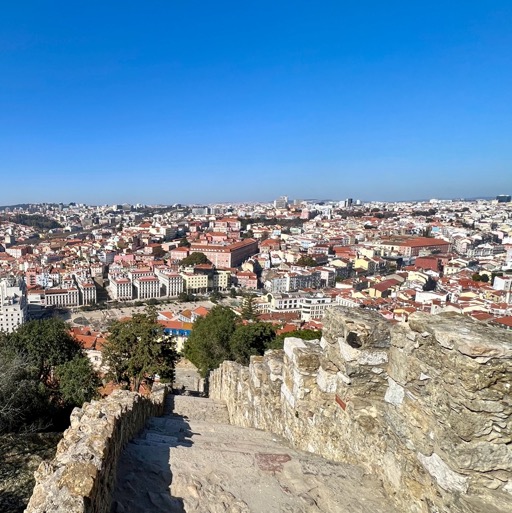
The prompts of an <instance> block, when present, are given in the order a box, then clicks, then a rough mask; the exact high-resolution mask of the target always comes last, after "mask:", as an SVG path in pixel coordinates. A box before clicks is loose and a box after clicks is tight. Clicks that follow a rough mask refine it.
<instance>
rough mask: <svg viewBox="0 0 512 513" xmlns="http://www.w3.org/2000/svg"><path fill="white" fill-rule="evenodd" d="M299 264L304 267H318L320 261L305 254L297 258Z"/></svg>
mask: <svg viewBox="0 0 512 513" xmlns="http://www.w3.org/2000/svg"><path fill="white" fill-rule="evenodd" d="M296 263H297V265H301V266H304V267H316V266H317V265H318V262H317V261H316V260H315V259H314V258H313V257H310V256H309V255H303V256H301V257H300V258H299V259H298V260H297V262H296Z"/></svg>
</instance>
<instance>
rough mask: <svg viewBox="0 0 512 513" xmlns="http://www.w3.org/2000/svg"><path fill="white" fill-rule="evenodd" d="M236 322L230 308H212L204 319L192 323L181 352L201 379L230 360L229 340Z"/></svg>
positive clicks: (235, 317)
mask: <svg viewBox="0 0 512 513" xmlns="http://www.w3.org/2000/svg"><path fill="white" fill-rule="evenodd" d="M236 321H237V315H236V314H235V313H234V312H233V310H231V308H228V307H225V306H214V307H213V308H212V309H211V310H210V311H209V312H208V314H207V315H206V316H205V317H199V318H198V319H196V321H195V322H194V326H193V328H192V333H191V334H190V337H189V338H188V339H187V341H186V342H185V346H184V351H183V352H184V355H185V357H186V358H188V359H189V360H190V361H191V362H192V363H193V364H194V365H195V366H196V367H197V368H198V370H199V373H200V374H201V376H202V377H206V376H207V375H208V373H209V372H210V371H211V370H213V369H215V368H216V367H218V366H219V364H220V363H222V362H223V361H224V360H230V359H232V353H231V346H230V339H231V335H232V334H233V333H234V331H235V329H236Z"/></svg>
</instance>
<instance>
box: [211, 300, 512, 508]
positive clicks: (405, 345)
mask: <svg viewBox="0 0 512 513" xmlns="http://www.w3.org/2000/svg"><path fill="white" fill-rule="evenodd" d="M324 321H325V322H324V326H325V328H324V331H323V336H322V340H321V341H312V342H309V341H302V340H300V339H297V338H288V339H286V341H285V346H284V351H268V352H267V353H266V354H265V356H263V357H253V358H252V359H251V364H250V366H249V367H243V366H240V365H238V364H236V363H233V362H224V363H223V364H222V365H221V367H220V368H219V369H218V370H216V371H214V372H213V373H212V375H211V376H210V395H211V397H213V398H214V399H221V400H224V401H226V402H227V405H228V410H229V415H230V420H231V422H232V423H233V424H236V425H239V426H247V427H249V426H251V427H256V428H260V429H265V430H269V431H272V432H274V433H276V434H279V435H281V436H283V437H285V438H286V439H288V440H289V441H290V442H291V443H292V444H293V445H294V446H295V447H298V448H300V449H304V450H308V451H311V452H314V453H318V454H321V455H322V456H324V457H327V458H330V459H333V460H337V461H349V462H352V463H358V464H360V465H363V466H365V467H366V468H367V469H368V470H369V471H370V472H372V473H374V474H376V475H378V476H380V477H381V479H382V482H383V484H384V486H385V488H386V490H387V492H388V493H389V495H390V496H391V497H393V498H394V500H395V502H396V504H397V506H398V508H399V511H404V512H410V513H427V512H428V513H441V512H443V513H444V512H446V513H448V512H449V513H462V512H464V513H497V512H505V511H507V512H509V511H512V394H511V392H512V391H511V387H512V333H509V332H506V331H504V330H501V329H499V328H492V327H489V326H487V325H485V324H482V323H478V322H476V321H473V320H471V319H469V318H467V317H462V316H458V315H456V314H442V315H439V316H430V315H426V314H422V313H417V314H414V315H412V316H411V317H410V320H409V322H408V323H404V324H395V325H392V324H389V323H388V322H387V321H385V320H383V319H382V317H380V316H379V315H378V314H375V313H373V312H368V311H365V310H359V309H344V308H333V309H332V310H330V311H329V312H328V313H327V317H326V318H325V320H324Z"/></svg>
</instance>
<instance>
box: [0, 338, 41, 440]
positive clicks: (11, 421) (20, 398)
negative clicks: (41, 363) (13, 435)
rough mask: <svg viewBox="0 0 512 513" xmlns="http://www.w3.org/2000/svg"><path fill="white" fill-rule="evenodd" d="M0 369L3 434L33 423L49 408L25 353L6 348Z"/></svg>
mask: <svg viewBox="0 0 512 513" xmlns="http://www.w3.org/2000/svg"><path fill="white" fill-rule="evenodd" d="M0 368H1V369H2V372H1V373H0V433H4V432H9V431H16V430H18V429H19V428H21V427H22V426H30V425H31V424H33V423H34V422H36V421H37V419H38V418H39V417H41V416H42V414H43V412H44V411H45V409H46V408H45V406H46V397H45V389H44V387H42V386H40V383H39V381H38V380H37V379H35V378H34V375H33V372H32V370H33V369H32V367H31V365H30V363H29V361H28V359H27V358H26V356H22V355H20V354H19V353H16V352H14V351H10V350H7V349H5V348H3V349H2V350H1V351H0Z"/></svg>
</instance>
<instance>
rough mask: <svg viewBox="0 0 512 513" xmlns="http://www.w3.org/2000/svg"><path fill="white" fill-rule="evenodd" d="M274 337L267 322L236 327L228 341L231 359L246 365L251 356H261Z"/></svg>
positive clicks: (271, 327) (274, 332) (273, 332)
mask: <svg viewBox="0 0 512 513" xmlns="http://www.w3.org/2000/svg"><path fill="white" fill-rule="evenodd" d="M275 336H276V331H275V329H274V327H273V326H272V324H270V323H268V322H254V323H251V324H240V325H238V326H237V327H236V329H235V331H234V332H233V335H232V336H231V339H230V348H231V354H232V358H233V359H234V360H235V361H237V362H238V363H241V364H242V365H248V364H249V360H250V358H251V356H252V355H262V354H263V353H264V352H265V349H267V347H268V346H269V345H270V344H271V343H272V341H273V340H274V338H275Z"/></svg>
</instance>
